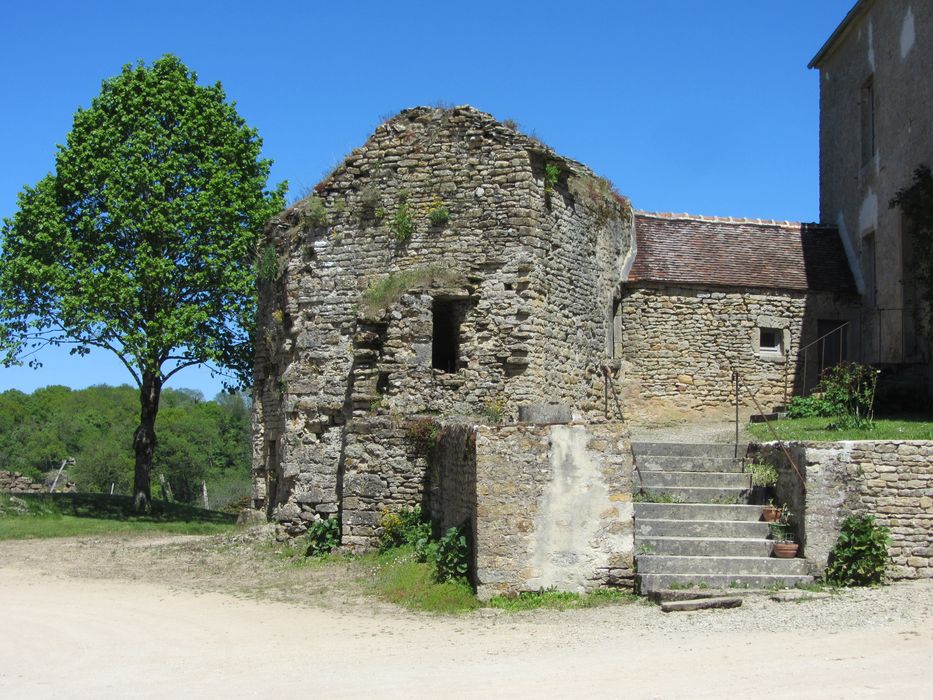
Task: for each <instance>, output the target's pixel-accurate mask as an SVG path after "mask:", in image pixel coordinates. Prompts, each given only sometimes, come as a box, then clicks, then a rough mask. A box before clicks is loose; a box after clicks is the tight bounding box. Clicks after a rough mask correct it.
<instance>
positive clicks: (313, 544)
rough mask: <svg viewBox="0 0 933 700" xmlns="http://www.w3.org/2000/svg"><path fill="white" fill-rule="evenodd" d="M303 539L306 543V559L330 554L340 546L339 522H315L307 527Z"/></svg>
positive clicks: (325, 519) (328, 519)
mask: <svg viewBox="0 0 933 700" xmlns="http://www.w3.org/2000/svg"><path fill="white" fill-rule="evenodd" d="M305 539H306V540H307V542H308V549H307V551H305V556H306V557H317V556H321V555H322V554H330V552H331V551H332V550H333V549H334V548H335V547H338V546H340V522H339V521H338V520H337V518H324V519H323V520H316V521H314V522H313V523H311V525H310V527H308V532H307V534H306V535H305Z"/></svg>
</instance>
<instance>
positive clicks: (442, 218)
mask: <svg viewBox="0 0 933 700" xmlns="http://www.w3.org/2000/svg"><path fill="white" fill-rule="evenodd" d="M428 219H429V220H430V222H431V226H443V225H445V224H446V223H447V222H448V221H450V212H449V211H448V210H447V207H446V206H444V203H443V202H441V201H436V202H432V203H431V208H430V209H429V210H428Z"/></svg>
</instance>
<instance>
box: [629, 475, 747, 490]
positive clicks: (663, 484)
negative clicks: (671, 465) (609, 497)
mask: <svg viewBox="0 0 933 700" xmlns="http://www.w3.org/2000/svg"><path fill="white" fill-rule="evenodd" d="M638 486H641V487H643V488H646V489H656V488H667V487H671V486H675V487H680V488H683V487H688V486H703V487H705V488H713V487H717V488H729V489H743V490H744V489H750V488H751V487H752V480H751V477H750V476H749V475H748V474H737V473H734V472H671V471H665V472H651V471H648V472H636V473H635V488H638Z"/></svg>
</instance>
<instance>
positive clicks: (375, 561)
mask: <svg viewBox="0 0 933 700" xmlns="http://www.w3.org/2000/svg"><path fill="white" fill-rule="evenodd" d="M359 559H360V562H361V563H363V564H364V565H371V566H372V572H373V577H372V580H371V586H372V589H373V591H374V592H375V593H376V594H377V595H378V596H379V597H380V598H383V599H384V600H387V601H389V602H390V603H396V604H397V605H401V606H403V607H406V608H409V609H411V610H422V611H424V612H433V613H447V614H450V613H462V612H467V611H469V610H475V609H476V608H478V607H480V602H479V601H478V600H477V599H476V596H475V595H474V594H473V589H472V588H470V585H469V584H468V583H467V582H466V581H447V582H445V583H437V582H436V581H435V580H434V567H433V565H431V564H428V563H422V562H419V561H417V559H416V558H415V553H414V549H413V548H412V547H411V546H407V545H406V546H404V547H398V548H396V549H390V550H388V551H386V552H381V553H379V554H367V555H364V556H362V557H360V558H359Z"/></svg>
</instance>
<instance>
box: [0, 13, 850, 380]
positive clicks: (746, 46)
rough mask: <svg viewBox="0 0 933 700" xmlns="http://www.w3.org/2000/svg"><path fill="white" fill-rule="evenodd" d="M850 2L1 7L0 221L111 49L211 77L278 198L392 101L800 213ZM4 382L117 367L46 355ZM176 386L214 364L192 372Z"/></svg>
mask: <svg viewBox="0 0 933 700" xmlns="http://www.w3.org/2000/svg"><path fill="white" fill-rule="evenodd" d="M853 3H854V0H818V1H814V0H783V1H782V2H749V1H748V0H716V1H715V2H696V1H695V0H652V1H651V2H644V1H639V2H635V1H630V0H617V1H616V2H586V1H585V0H583V1H581V2H576V3H568V2H550V1H549V0H538V1H536V2H508V1H505V0H499V1H498V2H488V1H487V0H473V1H472V2H469V3H452V2H442V1H439V0H434V1H433V2H410V1H408V0H394V1H393V2H385V0H382V1H370V0H366V1H359V2H353V1H352V0H346V1H345V2H343V3H335V2H327V3H320V2H314V1H313V0H305V1H304V2H294V3H293V2H274V1H272V2H266V3H256V2H241V1H240V0H228V1H227V2H200V1H198V0H186V1H185V2H177V1H176V0H162V2H159V3H151V2H147V3H136V2H127V1H125V0H124V1H123V2H109V1H99V0H87V1H86V2H74V0H71V1H70V2H58V1H49V0H43V1H42V2H31V3H10V4H7V6H6V7H5V8H4V10H3V22H2V24H0V95H2V96H3V100H4V104H3V109H2V110H0V153H3V154H4V159H3V165H2V167H0V216H3V217H8V216H11V215H12V214H13V213H14V211H15V209H16V195H17V193H18V192H19V191H20V190H21V189H22V187H23V185H24V184H27V183H28V184H32V183H35V182H36V181H37V180H39V179H40V178H41V177H42V176H43V175H44V174H45V173H46V172H48V171H49V170H50V169H51V168H52V166H53V161H54V154H55V145H56V144H58V143H61V142H63V141H64V138H65V135H66V134H67V132H68V130H69V129H70V127H71V121H72V117H73V115H74V112H75V109H76V108H77V107H78V106H87V105H88V104H89V103H90V101H91V99H92V98H93V96H94V95H96V94H97V92H98V91H99V89H100V84H101V81H102V80H103V79H104V78H106V77H108V76H112V75H114V74H116V73H117V72H119V70H120V67H121V66H122V65H123V64H125V63H132V62H135V61H136V60H137V59H143V60H145V61H146V62H147V63H149V62H151V61H152V60H154V59H155V58H157V57H159V56H161V55H162V54H164V53H174V54H177V55H178V56H180V57H181V58H182V60H184V61H185V63H186V64H187V65H188V66H189V67H190V68H191V69H192V70H194V71H196V72H197V73H198V75H199V77H200V79H201V81H202V82H215V81H218V80H219V81H221V82H222V83H223V85H224V87H225V89H226V91H227V94H228V97H229V98H230V99H232V100H234V101H236V103H237V106H238V109H239V112H240V114H241V115H242V116H243V117H244V118H245V119H246V121H247V122H248V123H249V124H250V125H251V126H253V127H255V128H257V129H258V130H259V132H260V134H261V135H262V137H263V139H264V142H265V146H264V153H265V155H266V156H267V157H269V158H272V159H273V160H274V161H275V165H274V166H273V170H272V180H273V182H279V181H281V180H287V181H288V182H289V183H290V185H291V188H292V193H295V192H297V191H300V190H301V189H302V188H303V187H307V186H310V185H313V184H314V183H316V182H317V181H318V180H319V179H320V178H321V177H322V175H323V174H325V173H326V172H328V171H329V170H330V169H331V168H332V167H333V166H334V165H335V164H337V163H338V162H339V161H340V160H341V159H342V158H343V156H344V155H345V154H347V153H348V152H349V151H351V150H352V149H353V148H355V147H357V146H359V145H360V144H362V143H363V142H364V141H365V140H366V138H367V137H368V135H369V134H370V133H371V131H372V130H373V129H374V128H375V127H376V125H377V124H378V123H379V122H380V121H381V119H380V117H382V116H385V115H388V114H392V113H394V112H396V111H398V110H400V109H403V108H405V107H410V106H415V105H423V104H428V105H431V104H436V103H440V102H443V103H449V104H464V103H469V104H472V105H474V106H475V107H477V108H479V109H482V110H484V111H487V112H490V113H491V114H493V115H494V116H496V117H498V118H500V119H506V118H510V119H514V120H515V121H517V122H518V123H519V125H520V127H521V128H522V129H523V130H524V131H526V132H534V133H535V134H536V135H537V136H538V137H539V138H541V139H542V140H544V141H545V142H547V143H548V144H549V145H551V146H552V147H553V148H555V149H556V150H557V151H559V152H560V153H562V154H564V155H567V156H569V157H571V158H575V159H577V160H580V161H582V162H584V163H586V164H587V165H589V166H590V167H591V168H592V169H593V170H595V171H596V172H598V173H600V174H602V175H605V176H606V177H608V178H609V179H611V180H612V181H613V182H614V183H615V184H616V185H617V187H618V188H619V190H620V191H622V192H623V193H625V194H627V195H629V196H630V197H631V198H632V201H633V203H634V205H635V206H636V207H638V208H640V209H647V210H652V211H689V212H691V213H697V214H719V215H732V216H750V217H761V218H777V219H791V220H800V221H813V220H816V219H817V217H818V215H819V210H818V204H819V202H818V195H819V192H818V184H819V180H818V172H817V165H818V132H817V125H818V110H819V101H818V97H819V95H818V76H817V74H816V72H815V71H810V70H807V67H806V66H807V63H808V62H809V60H810V59H811V58H812V57H813V55H814V54H815V53H816V51H817V50H818V49H819V48H820V46H821V45H822V43H823V42H824V41H825V39H826V38H827V37H828V36H829V34H830V33H831V32H832V30H833V29H834V28H835V27H836V25H837V24H838V23H839V22H840V21H841V20H842V18H843V17H844V16H845V14H846V12H847V11H848V10H849V9H850V8H851V6H852V4H853ZM43 359H44V361H45V366H44V367H43V368H42V369H40V370H30V369H28V368H12V369H4V368H0V391H2V390H5V389H8V388H17V389H21V390H23V391H31V390H33V389H34V388H36V387H39V386H45V385H48V384H65V385H68V386H72V387H75V388H79V387H83V386H87V385H90V384H99V383H109V384H120V383H123V382H129V381H131V379H130V376H129V374H128V373H127V372H126V370H125V369H124V368H123V367H122V365H120V364H119V362H118V361H117V360H116V359H111V358H109V357H107V356H106V355H99V354H96V353H95V354H92V355H91V356H90V357H87V358H80V359H79V358H72V357H69V356H68V355H67V352H65V351H58V352H48V353H47V354H46V355H45V357H44V358H43ZM171 385H173V386H175V387H182V386H186V387H191V388H196V389H200V390H201V391H203V392H204V393H205V395H207V396H208V397H210V396H213V395H214V394H215V393H216V392H217V390H218V389H219V388H220V380H219V379H212V378H211V377H210V374H209V373H208V372H206V371H201V370H198V369H196V368H192V369H187V370H185V371H183V372H181V373H179V374H178V375H176V377H175V378H173V380H172V382H171Z"/></svg>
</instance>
